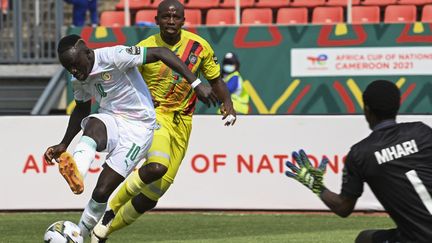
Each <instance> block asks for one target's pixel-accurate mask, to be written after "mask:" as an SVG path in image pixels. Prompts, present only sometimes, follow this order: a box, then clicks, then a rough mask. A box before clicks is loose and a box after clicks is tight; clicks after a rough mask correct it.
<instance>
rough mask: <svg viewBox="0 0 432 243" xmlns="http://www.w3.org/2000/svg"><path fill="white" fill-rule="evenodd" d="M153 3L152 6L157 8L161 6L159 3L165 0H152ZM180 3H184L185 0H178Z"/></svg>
mask: <svg viewBox="0 0 432 243" xmlns="http://www.w3.org/2000/svg"><path fill="white" fill-rule="evenodd" d="M151 1H152V2H151V4H150V6H149V7H150V8H157V7H158V6H159V3H160V2H162V1H163V0H151ZM178 1H179V2H180V3H182V4H184V2H185V1H184V0H178Z"/></svg>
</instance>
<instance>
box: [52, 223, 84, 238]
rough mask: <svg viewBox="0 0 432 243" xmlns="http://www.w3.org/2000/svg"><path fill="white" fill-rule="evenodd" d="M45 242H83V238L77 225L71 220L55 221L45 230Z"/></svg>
mask: <svg viewBox="0 0 432 243" xmlns="http://www.w3.org/2000/svg"><path fill="white" fill-rule="evenodd" d="M44 242H45V243H83V242H84V238H83V236H82V235H81V230H80V228H79V227H78V225H76V224H74V223H72V222H71V221H57V222H55V223H53V224H52V225H50V226H49V227H48V229H47V230H46V231H45V235H44Z"/></svg>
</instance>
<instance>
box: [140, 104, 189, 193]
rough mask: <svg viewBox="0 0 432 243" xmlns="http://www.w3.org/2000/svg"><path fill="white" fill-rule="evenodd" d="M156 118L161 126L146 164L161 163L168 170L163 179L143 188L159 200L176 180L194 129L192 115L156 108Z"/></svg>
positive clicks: (143, 190) (143, 191)
mask: <svg viewBox="0 0 432 243" xmlns="http://www.w3.org/2000/svg"><path fill="white" fill-rule="evenodd" d="M156 120H157V123H158V125H159V128H157V129H156V130H155V132H154V136H153V143H152V145H151V147H150V150H149V152H148V154H147V160H146V162H145V163H144V165H146V164H149V163H159V164H163V165H164V166H166V167H167V168H168V171H167V173H166V174H165V175H164V176H163V177H162V178H161V179H159V180H157V181H155V182H153V183H151V184H149V185H147V186H146V187H145V188H143V189H142V193H143V194H144V195H145V196H147V197H148V198H150V199H151V200H154V201H158V200H159V198H160V197H162V195H163V194H164V193H165V192H166V191H167V190H168V188H169V187H170V186H171V184H172V183H173V182H174V178H175V176H176V174H177V171H178V169H179V167H180V164H181V162H182V160H183V158H184V156H185V154H186V150H187V147H188V143H189V137H190V133H191V130H192V117H191V116H183V115H180V114H178V113H174V112H169V113H164V112H161V111H159V110H156Z"/></svg>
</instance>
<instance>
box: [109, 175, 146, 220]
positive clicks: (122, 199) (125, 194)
mask: <svg viewBox="0 0 432 243" xmlns="http://www.w3.org/2000/svg"><path fill="white" fill-rule="evenodd" d="M145 185H146V184H145V183H144V182H143V181H142V180H141V178H140V177H139V174H138V171H134V172H133V173H132V174H130V175H129V176H128V177H127V178H126V181H125V182H124V183H123V185H122V186H121V188H120V189H119V190H118V192H117V193H116V194H115V196H114V197H113V199H112V200H111V201H110V203H109V207H110V208H111V209H112V210H113V211H114V214H117V212H118V211H119V209H120V207H122V206H123V205H125V204H126V203H127V202H128V201H130V199H132V198H133V197H134V196H136V195H138V194H139V193H140V192H141V189H142V188H143V187H144V186H145Z"/></svg>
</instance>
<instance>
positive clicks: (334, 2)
mask: <svg viewBox="0 0 432 243" xmlns="http://www.w3.org/2000/svg"><path fill="white" fill-rule="evenodd" d="M347 3H348V0H327V2H326V3H325V5H326V6H346V5H347ZM351 4H352V5H359V4H360V0H351Z"/></svg>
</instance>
